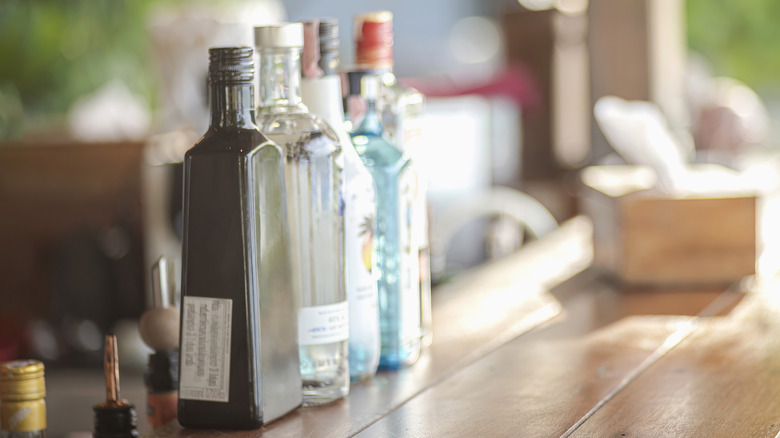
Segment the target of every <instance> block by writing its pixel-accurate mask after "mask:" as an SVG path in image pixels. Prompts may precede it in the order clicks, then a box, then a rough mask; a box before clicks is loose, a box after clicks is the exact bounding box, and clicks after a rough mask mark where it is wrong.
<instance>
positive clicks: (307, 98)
mask: <svg viewBox="0 0 780 438" xmlns="http://www.w3.org/2000/svg"><path fill="white" fill-rule="evenodd" d="M303 26H304V46H303V80H302V81H301V97H302V98H303V103H304V104H306V106H307V107H308V108H309V111H311V112H312V113H314V114H317V115H319V116H320V117H322V118H323V120H325V122H327V123H328V124H329V125H330V126H331V127H332V128H333V130H334V131H335V132H336V135H338V138H339V142H340V143H341V149H342V153H343V155H344V180H345V185H344V264H345V268H346V271H345V274H346V275H345V276H346V291H347V302H348V303H349V373H350V378H351V379H352V381H358V380H362V379H364V378H366V377H370V376H372V375H374V374H375V373H376V369H377V366H378V365H379V350H380V345H381V344H380V333H379V304H378V299H377V285H376V278H374V275H373V271H374V262H375V260H376V258H375V257H374V238H373V237H374V223H375V221H374V216H375V214H376V194H375V190H374V180H373V179H372V178H371V174H370V173H369V172H368V169H366V167H365V165H363V162H362V161H360V157H359V156H358V154H357V152H356V151H355V147H354V146H353V145H352V140H351V139H350V138H349V134H347V130H346V129H345V127H344V112H343V110H342V106H341V77H340V76H339V73H338V68H339V57H338V49H339V28H338V21H337V20H336V19H332V18H331V19H324V20H315V21H306V22H304V23H303Z"/></svg>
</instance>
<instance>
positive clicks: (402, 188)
mask: <svg viewBox="0 0 780 438" xmlns="http://www.w3.org/2000/svg"><path fill="white" fill-rule="evenodd" d="M418 188H419V185H418V181H417V173H416V172H415V171H414V168H411V167H410V168H407V169H406V170H405V171H404V172H403V174H402V175H401V177H400V179H399V181H398V189H399V191H398V193H399V197H400V199H399V200H398V232H399V238H400V242H399V243H400V245H401V288H400V289H401V296H400V299H401V309H402V310H401V311H402V312H403V313H402V315H401V337H402V339H404V341H405V342H406V341H408V340H410V339H411V338H416V337H419V336H420V335H421V329H420V324H421V321H420V319H421V314H420V248H419V243H420V242H419V239H418V238H417V236H416V235H415V232H416V231H417V226H415V222H416V221H417V220H419V216H418V215H417V214H415V210H416V209H417V195H418V193H417V191H418Z"/></svg>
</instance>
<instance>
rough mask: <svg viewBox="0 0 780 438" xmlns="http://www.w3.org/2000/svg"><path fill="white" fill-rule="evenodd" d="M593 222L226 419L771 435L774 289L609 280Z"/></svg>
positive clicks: (362, 431)
mask: <svg viewBox="0 0 780 438" xmlns="http://www.w3.org/2000/svg"><path fill="white" fill-rule="evenodd" d="M591 232H592V228H591V226H590V223H589V222H588V221H587V220H586V219H583V218H577V219H575V220H573V221H571V222H568V223H566V224H564V225H563V226H562V227H561V228H560V229H559V230H557V231H556V232H555V233H554V234H552V235H548V236H546V237H545V238H543V239H542V240H541V241H538V242H534V243H532V244H530V245H528V246H527V247H525V248H524V249H523V250H521V251H520V252H519V253H518V254H516V255H515V256H512V257H510V258H507V259H504V260H501V261H499V262H497V263H494V264H492V265H489V266H485V267H483V268H480V269H478V270H476V271H473V272H471V273H469V274H467V275H463V276H461V277H460V278H458V279H457V281H455V282H453V283H450V284H448V285H445V286H442V287H440V288H438V289H436V290H435V292H434V307H433V308H434V344H433V346H432V348H431V349H430V350H429V351H428V352H427V353H426V354H425V355H424V356H423V358H422V359H421V360H420V362H418V363H417V364H415V365H414V366H412V367H410V368H407V369H404V370H401V371H399V372H383V373H380V374H378V375H377V376H376V377H375V378H374V379H372V380H369V381H366V382H362V383H359V384H355V385H353V387H352V390H351V393H350V395H349V396H348V397H347V398H346V399H344V400H342V401H339V402H336V403H334V404H331V405H328V406H324V407H319V408H307V409H299V410H297V411H295V412H293V413H291V414H290V415H288V416H286V417H284V418H282V419H280V420H278V421H276V422H274V423H271V424H269V425H266V426H265V427H263V428H262V429H259V430H255V431H242V432H230V433H229V434H230V435H231V436H235V437H250V436H262V437H353V436H356V437H359V438H365V437H729V438H731V437H776V436H780V396H779V394H780V290H778V288H774V287H764V288H760V289H759V288H757V287H752V286H751V287H749V288H748V289H750V290H753V292H745V291H743V290H741V288H740V287H738V286H735V287H732V288H731V289H728V290H697V291H691V290H662V291H659V290H656V291H651V290H634V291H626V290H620V289H619V288H618V287H617V286H615V285H611V284H608V283H605V282H603V281H602V280H600V279H599V278H598V277H596V276H595V274H594V273H593V272H592V271H590V270H585V271H583V269H585V268H586V267H587V266H588V264H589V263H590V260H591V256H592V251H591V244H590V236H591ZM564 280H566V281H565V282H564ZM746 284H747V283H746ZM49 393H50V394H51V393H52V391H51V390H50V391H49ZM49 404H50V412H51V411H52V410H53V409H56V408H55V406H52V403H51V401H50V403H49ZM50 423H51V419H50ZM224 434H225V432H224V431H223V432H219V431H196V430H185V429H182V428H181V427H179V426H178V425H169V426H168V427H166V428H164V429H162V430H158V431H157V432H156V433H155V434H154V436H159V437H171V436H195V437H207V436H216V435H224Z"/></svg>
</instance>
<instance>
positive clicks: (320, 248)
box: [255, 23, 349, 406]
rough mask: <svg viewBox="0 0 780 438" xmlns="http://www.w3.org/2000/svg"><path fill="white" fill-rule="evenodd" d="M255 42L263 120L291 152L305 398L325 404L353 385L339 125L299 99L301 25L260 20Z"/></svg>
mask: <svg viewBox="0 0 780 438" xmlns="http://www.w3.org/2000/svg"><path fill="white" fill-rule="evenodd" d="M255 45H256V46H257V50H258V52H259V57H258V59H259V68H260V107H259V108H258V124H259V126H260V129H261V130H262V131H263V132H265V133H266V134H267V135H268V137H269V138H271V139H272V140H274V141H275V142H277V143H278V144H279V145H280V146H281V147H282V149H283V151H284V154H285V166H284V176H285V186H286V190H287V205H288V208H289V218H290V238H291V248H292V260H293V289H294V290H296V291H297V293H298V296H299V298H300V303H301V309H300V312H299V314H298V344H299V353H300V365H301V377H302V379H303V404H304V406H313V405H319V404H323V403H328V402H331V401H334V400H337V399H339V398H341V397H343V396H345V395H346V394H347V393H348V392H349V363H348V359H347V354H348V350H347V338H348V336H349V326H348V312H349V307H348V304H347V297H346V291H345V289H344V201H343V198H342V193H343V178H344V176H343V167H344V164H343V157H342V154H341V146H340V145H339V141H338V137H337V136H336V134H335V133H334V132H333V130H332V129H331V128H330V127H329V126H328V125H327V123H325V122H324V121H323V120H322V119H320V118H319V117H317V116H314V115H312V114H310V113H309V112H308V111H307V109H306V106H304V105H303V103H302V102H301V91H300V83H301V60H300V57H301V50H302V49H303V25H302V24H301V23H287V24H279V25H275V26H262V27H256V28H255Z"/></svg>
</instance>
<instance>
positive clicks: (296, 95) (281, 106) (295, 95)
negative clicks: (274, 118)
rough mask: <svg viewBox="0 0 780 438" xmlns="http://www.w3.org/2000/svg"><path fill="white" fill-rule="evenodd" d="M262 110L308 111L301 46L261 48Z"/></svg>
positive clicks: (272, 111) (269, 111)
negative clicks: (302, 76)
mask: <svg viewBox="0 0 780 438" xmlns="http://www.w3.org/2000/svg"><path fill="white" fill-rule="evenodd" d="M258 53H259V55H260V57H259V64H260V112H262V113H277V112H299V111H306V107H305V106H304V105H303V103H301V49H300V48H284V49H281V48H262V47H261V48H258Z"/></svg>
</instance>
